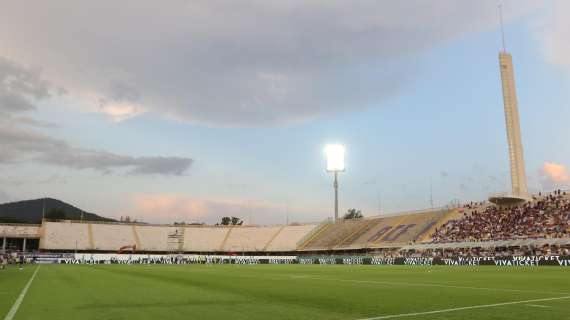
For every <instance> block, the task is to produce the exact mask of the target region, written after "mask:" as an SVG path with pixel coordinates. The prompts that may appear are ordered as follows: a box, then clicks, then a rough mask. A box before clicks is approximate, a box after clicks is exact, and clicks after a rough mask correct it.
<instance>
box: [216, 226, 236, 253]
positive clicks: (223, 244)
mask: <svg viewBox="0 0 570 320" xmlns="http://www.w3.org/2000/svg"><path fill="white" fill-rule="evenodd" d="M233 229H234V227H229V228H228V232H227V233H226V235H225V236H224V240H222V244H221V245H220V249H219V250H218V251H224V248H225V246H226V242H228V238H229V237H230V234H231V233H232V230H233Z"/></svg>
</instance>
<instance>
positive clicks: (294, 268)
mask: <svg viewBox="0 0 570 320" xmlns="http://www.w3.org/2000/svg"><path fill="white" fill-rule="evenodd" d="M38 268H39V269H38ZM26 289H27V290H26ZM400 318H401V319H544V320H546V319H570V271H568V270H566V269H563V268H559V267H523V268H521V267H483V266H479V267H449V266H437V267H435V266H433V267H419V266H374V265H368V266H356V265H42V266H41V267H38V266H31V265H28V266H26V268H25V269H24V270H22V271H20V270H18V269H16V268H14V267H12V268H10V269H9V270H7V271H0V319H5V320H12V319H15V320H24V319H34V320H36V319H42V320H51V319H109V320H110V319H117V320H118V319H137V320H139V319H153V320H156V319H342V320H345V319H346V320H348V319H355V320H356V319H400Z"/></svg>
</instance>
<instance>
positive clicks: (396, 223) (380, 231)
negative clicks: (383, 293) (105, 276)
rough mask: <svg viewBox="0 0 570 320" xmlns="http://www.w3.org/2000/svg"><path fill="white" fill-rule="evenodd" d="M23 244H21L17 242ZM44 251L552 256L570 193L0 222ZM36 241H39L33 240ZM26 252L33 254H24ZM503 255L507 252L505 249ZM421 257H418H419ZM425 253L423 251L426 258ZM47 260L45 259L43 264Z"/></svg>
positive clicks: (6, 231) (1, 228)
mask: <svg viewBox="0 0 570 320" xmlns="http://www.w3.org/2000/svg"><path fill="white" fill-rule="evenodd" d="M22 238H23V239H22ZM26 239H28V240H31V241H28V244H32V245H31V246H28V247H27V250H38V249H39V250H40V251H42V252H45V253H49V252H58V253H59V252H66V251H67V252H70V251H79V252H100V253H103V252H107V253H117V252H118V251H119V249H121V248H123V249H125V248H127V249H129V251H130V252H133V251H136V252H137V253H144V254H149V253H174V252H176V253H183V252H184V253H199V254H203V253H204V254H208V253H224V252H225V253H241V252H244V253H245V252H247V253H256V252H259V253H260V252H274V253H275V252H282V253H285V252H289V253H292V252H299V253H302V254H310V253H311V252H317V251H318V252H321V253H325V252H327V254H329V253H334V251H351V250H359V252H369V253H378V254H383V253H386V254H389V255H390V256H393V255H395V254H397V252H398V250H402V252H404V254H405V253H406V252H408V253H409V252H411V254H427V255H436V254H437V255H442V254H446V253H445V252H449V251H452V252H459V253H462V252H469V253H470V254H474V253H473V250H475V249H476V248H479V249H477V250H483V251H484V252H485V251H486V250H491V249H492V248H497V247H503V248H515V249H513V250H526V251H528V250H535V248H537V247H541V246H548V247H551V248H552V250H559V248H560V247H564V248H566V247H568V246H569V245H570V195H568V194H567V193H566V192H561V191H557V192H554V193H550V194H546V195H543V194H538V195H535V196H534V197H533V199H532V201H530V202H527V203H524V204H522V205H519V206H511V207H508V208H507V207H498V206H495V205H491V204H489V203H485V202H479V203H469V204H465V205H463V206H461V207H454V208H446V209H433V210H424V211H416V212H409V213H406V214H396V215H390V216H376V217H368V218H363V219H358V220H345V221H340V222H337V223H332V221H331V220H330V219H326V220H324V221H323V222H321V223H320V224H306V225H295V226H292V225H287V226H195V225H177V226H173V225H150V224H140V223H138V224H134V223H130V224H128V223H115V222H85V223H80V222H79V221H74V222H72V221H58V222H55V221H47V220H45V221H44V222H43V224H42V225H21V224H0V240H3V241H2V243H3V244H2V246H1V247H0V249H1V248H4V247H6V244H5V243H6V242H7V243H8V247H10V248H12V249H11V250H15V249H13V248H16V247H22V245H23V244H24V245H23V246H24V247H25V242H26V241H25V240H26ZM38 239H39V241H38ZM30 247H32V248H33V249H30ZM509 250H511V249H509ZM421 252H424V253H421ZM426 252H427V253H426ZM50 259H52V258H50Z"/></svg>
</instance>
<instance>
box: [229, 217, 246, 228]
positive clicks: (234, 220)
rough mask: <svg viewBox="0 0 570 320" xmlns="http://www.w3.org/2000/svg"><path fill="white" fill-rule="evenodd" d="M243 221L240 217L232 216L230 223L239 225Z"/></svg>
mask: <svg viewBox="0 0 570 320" xmlns="http://www.w3.org/2000/svg"><path fill="white" fill-rule="evenodd" d="M242 224H243V221H242V220H241V219H240V218H236V217H232V225H233V226H241V225H242Z"/></svg>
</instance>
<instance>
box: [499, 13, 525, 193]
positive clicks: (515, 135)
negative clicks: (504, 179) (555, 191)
mask: <svg viewBox="0 0 570 320" xmlns="http://www.w3.org/2000/svg"><path fill="white" fill-rule="evenodd" d="M499 19H500V23H501V40H502V44H503V50H502V51H501V52H499V65H500V67H501V84H502V87H503V104H504V107H505V126H506V128H507V141H508V145H509V165H510V171H511V184H512V193H513V195H515V196H526V194H527V192H528V191H527V184H526V172H525V167H524V156H523V146H522V139H521V128H520V120H519V107H518V103H517V93H516V89H515V74H514V69H513V60H512V57H511V55H510V54H509V53H508V52H507V50H506V48H505V47H506V46H505V32H504V30H503V14H502V6H501V4H499Z"/></svg>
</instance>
